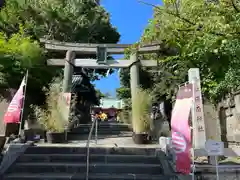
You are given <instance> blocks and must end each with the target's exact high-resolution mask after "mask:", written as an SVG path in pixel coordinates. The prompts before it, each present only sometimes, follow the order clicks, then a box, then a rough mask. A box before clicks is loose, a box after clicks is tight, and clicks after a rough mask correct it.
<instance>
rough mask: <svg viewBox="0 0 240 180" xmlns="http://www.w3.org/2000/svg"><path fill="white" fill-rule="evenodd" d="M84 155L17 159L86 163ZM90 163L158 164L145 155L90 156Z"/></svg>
mask: <svg viewBox="0 0 240 180" xmlns="http://www.w3.org/2000/svg"><path fill="white" fill-rule="evenodd" d="M86 160H87V157H86V155H85V154H24V155H23V156H21V157H20V158H19V159H18V162H21V163H24V162H46V163H50V162H54V163H57V162H59V163H60V162H62V163H68V162H72V163H75V162H86ZM89 160H90V163H140V164H160V160H159V159H158V157H156V156H152V155H150V156H145V155H114V154H113V155H111V154H109V155H105V154H99V155H90V158H89Z"/></svg>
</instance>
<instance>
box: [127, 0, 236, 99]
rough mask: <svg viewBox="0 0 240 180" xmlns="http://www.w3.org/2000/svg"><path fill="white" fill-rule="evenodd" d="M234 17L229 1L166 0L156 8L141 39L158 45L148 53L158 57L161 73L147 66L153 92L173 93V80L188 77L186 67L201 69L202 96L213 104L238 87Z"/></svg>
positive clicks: (175, 87)
mask: <svg viewBox="0 0 240 180" xmlns="http://www.w3.org/2000/svg"><path fill="white" fill-rule="evenodd" d="M239 17H240V8H239V5H238V4H237V3H235V1H234V0H219V1H214V2H210V1H209V2H205V1H202V0H197V1H191V0H182V1H172V0H166V1H165V2H164V6H162V7H160V6H159V7H155V10H154V18H153V19H152V20H151V21H150V23H149V25H148V26H147V27H146V29H145V31H144V34H143V36H142V38H141V41H140V43H151V42H160V43H162V44H163V50H162V51H161V52H159V54H157V55H156V54H152V55H150V57H148V59H149V58H154V59H157V60H159V62H160V65H159V70H160V73H158V74H156V73H155V74H154V73H151V72H149V71H148V70H147V71H148V73H149V74H150V76H151V77H152V78H151V79H152V80H153V82H154V86H153V87H151V88H152V92H153V93H155V95H158V96H162V95H168V97H172V96H173V95H174V94H175V92H176V89H177V88H178V85H180V84H181V83H184V82H186V81H187V71H188V69H189V68H199V69H200V74H201V80H202V90H203V93H204V97H205V98H207V99H209V100H211V101H212V102H213V103H216V102H218V101H219V100H221V99H222V98H223V97H224V96H225V95H226V94H228V93H232V92H233V91H235V90H237V89H238V88H239V83H240V82H239V80H240V70H239V68H238V67H239V65H240V58H239V55H240V54H239V52H240V51H239V47H240V46H239V45H240V39H239V33H240V31H239V29H240V25H239ZM157 56H161V58H157ZM162 57H163V58H162ZM125 76H127V75H125Z"/></svg>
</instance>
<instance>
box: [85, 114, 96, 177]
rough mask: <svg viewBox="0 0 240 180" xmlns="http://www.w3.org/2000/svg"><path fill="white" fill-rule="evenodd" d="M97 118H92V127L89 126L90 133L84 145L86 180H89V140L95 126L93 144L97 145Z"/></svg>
mask: <svg viewBox="0 0 240 180" xmlns="http://www.w3.org/2000/svg"><path fill="white" fill-rule="evenodd" d="M97 121H98V120H97V118H94V119H93V121H92V126H91V129H90V132H89V135H88V140H87V144H86V148H87V163H86V166H87V168H86V169H87V170H86V180H88V178H89V156H90V147H89V145H90V140H91V138H92V133H93V128H94V126H95V125H96V129H95V141H96V142H95V143H97Z"/></svg>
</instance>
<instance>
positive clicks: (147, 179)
mask: <svg viewBox="0 0 240 180" xmlns="http://www.w3.org/2000/svg"><path fill="white" fill-rule="evenodd" d="M70 179H71V180H86V175H85V174H78V173H72V174H71V173H70V174H67V173H39V174H32V173H28V174H23V173H14V174H10V175H7V176H6V177H4V178H3V180H70ZM176 179H177V178H176ZM89 180H174V176H166V175H145V174H89Z"/></svg>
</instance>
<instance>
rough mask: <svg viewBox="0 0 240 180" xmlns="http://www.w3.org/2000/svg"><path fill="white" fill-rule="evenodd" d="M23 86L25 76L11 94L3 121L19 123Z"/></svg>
mask: <svg viewBox="0 0 240 180" xmlns="http://www.w3.org/2000/svg"><path fill="white" fill-rule="evenodd" d="M24 86H25V78H23V80H22V83H21V85H20V87H19V89H18V91H17V92H16V94H15V95H14V96H13V99H12V101H11V102H10V104H9V106H8V109H7V112H6V113H5V115H4V119H3V120H4V123H5V124H7V123H20V121H21V111H22V106H23V97H24V95H23V88H24Z"/></svg>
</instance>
